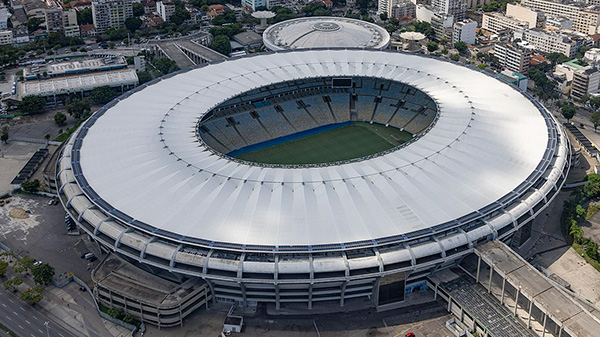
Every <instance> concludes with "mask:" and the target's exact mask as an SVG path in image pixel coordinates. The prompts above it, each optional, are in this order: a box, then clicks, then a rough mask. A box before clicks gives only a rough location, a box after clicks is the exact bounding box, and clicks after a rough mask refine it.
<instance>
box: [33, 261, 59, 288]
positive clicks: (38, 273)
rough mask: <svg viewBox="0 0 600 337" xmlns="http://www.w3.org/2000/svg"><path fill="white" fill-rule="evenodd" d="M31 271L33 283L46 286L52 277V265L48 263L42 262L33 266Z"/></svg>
mask: <svg viewBox="0 0 600 337" xmlns="http://www.w3.org/2000/svg"><path fill="white" fill-rule="evenodd" d="M31 273H32V274H33V280H34V281H35V283H37V284H41V285H45V286H47V285H49V284H50V282H51V281H52V277H54V267H52V266H51V265H49V264H48V263H42V264H40V265H37V266H33V268H32V269H31Z"/></svg>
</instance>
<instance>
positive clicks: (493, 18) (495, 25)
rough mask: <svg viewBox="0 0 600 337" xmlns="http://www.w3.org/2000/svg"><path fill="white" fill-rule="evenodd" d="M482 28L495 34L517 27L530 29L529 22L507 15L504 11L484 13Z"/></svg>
mask: <svg viewBox="0 0 600 337" xmlns="http://www.w3.org/2000/svg"><path fill="white" fill-rule="evenodd" d="M481 28H483V29H486V30H489V31H490V32H492V33H494V34H500V33H501V32H506V31H513V30H517V29H528V28H529V23H528V22H525V21H521V20H518V19H515V18H513V17H510V16H506V15H504V14H502V13H498V12H490V13H485V14H483V17H482V19H481Z"/></svg>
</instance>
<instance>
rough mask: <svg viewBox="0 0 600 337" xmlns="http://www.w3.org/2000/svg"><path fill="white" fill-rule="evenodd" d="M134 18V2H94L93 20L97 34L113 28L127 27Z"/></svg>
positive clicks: (119, 0)
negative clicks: (126, 23) (128, 22)
mask: <svg viewBox="0 0 600 337" xmlns="http://www.w3.org/2000/svg"><path fill="white" fill-rule="evenodd" d="M132 16H133V6H132V0H96V1H93V2H92V18H93V21H94V26H95V27H96V32H97V33H102V32H104V31H105V30H106V29H108V28H111V27H123V26H125V20H127V18H130V17H132Z"/></svg>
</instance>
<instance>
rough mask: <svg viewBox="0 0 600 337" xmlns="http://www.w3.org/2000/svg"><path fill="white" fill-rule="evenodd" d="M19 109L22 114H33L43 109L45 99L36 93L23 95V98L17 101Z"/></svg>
mask: <svg viewBox="0 0 600 337" xmlns="http://www.w3.org/2000/svg"><path fill="white" fill-rule="evenodd" d="M18 107H19V109H21V111H23V113H24V114H27V115H33V114H37V113H40V112H42V111H44V108H45V107H46V99H44V98H43V97H40V96H36V95H30V96H25V97H23V100H22V101H21V102H19V105H18Z"/></svg>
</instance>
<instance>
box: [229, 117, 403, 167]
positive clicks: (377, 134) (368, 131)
mask: <svg viewBox="0 0 600 337" xmlns="http://www.w3.org/2000/svg"><path fill="white" fill-rule="evenodd" d="M411 138H412V134H410V133H409V132H406V131H400V130H399V129H397V128H394V127H391V126H390V127H386V126H385V125H381V124H375V123H374V124H369V123H363V122H355V123H353V124H352V125H348V126H344V127H341V128H338V129H334V130H329V131H325V132H321V133H318V134H315V135H310V136H307V137H304V138H300V139H296V140H291V141H289V142H286V143H282V144H278V145H273V146H269V147H266V148H263V149H259V150H256V151H252V152H249V153H245V154H242V155H239V156H236V158H239V159H243V160H247V161H251V162H258V163H265V164H283V165H295V164H318V163H331V162H336V161H341V160H349V159H354V158H360V157H365V156H368V155H371V154H375V153H378V152H381V151H385V150H387V149H390V148H392V147H395V146H398V145H400V144H402V143H404V142H406V141H408V140H410V139H411Z"/></svg>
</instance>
